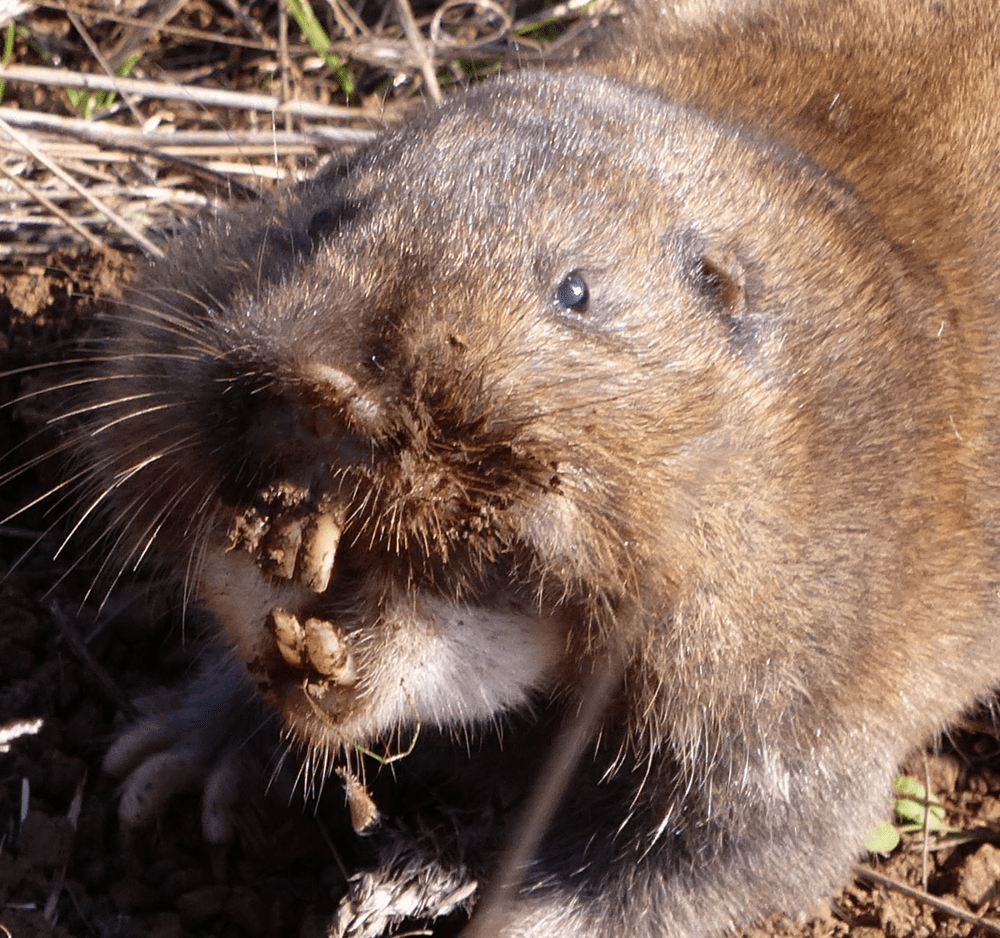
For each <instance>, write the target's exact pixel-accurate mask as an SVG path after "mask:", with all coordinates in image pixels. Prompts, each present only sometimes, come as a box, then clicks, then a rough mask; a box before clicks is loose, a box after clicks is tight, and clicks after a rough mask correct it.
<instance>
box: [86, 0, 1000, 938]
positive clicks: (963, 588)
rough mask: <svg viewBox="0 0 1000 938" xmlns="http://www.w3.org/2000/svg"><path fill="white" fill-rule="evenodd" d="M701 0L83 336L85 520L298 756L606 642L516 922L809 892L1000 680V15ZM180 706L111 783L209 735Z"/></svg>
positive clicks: (468, 99)
mask: <svg viewBox="0 0 1000 938" xmlns="http://www.w3.org/2000/svg"><path fill="white" fill-rule="evenodd" d="M719 6H720V9H715V7H714V5H712V4H710V3H692V4H688V5H686V6H685V5H683V4H682V5H676V4H659V3H656V2H653V0H648V2H638V0H637V3H636V5H635V8H634V9H632V10H630V11H628V12H627V13H626V15H625V17H624V19H623V21H622V23H621V25H620V26H617V27H612V28H611V31H610V33H608V34H605V35H603V36H601V37H599V40H598V43H595V47H594V48H595V51H594V52H593V53H592V54H591V56H590V58H589V59H587V60H586V61H585V63H584V64H583V65H581V66H579V67H577V68H574V69H569V70H564V71H559V70H550V71H546V72H542V73H537V72H536V73H522V74H515V75H510V76H506V77H503V78H501V79H498V80H496V81H493V82H490V83H488V84H485V85H483V86H481V87H478V88H474V89H472V90H470V91H469V92H468V93H466V94H462V95H457V96H455V97H453V98H451V99H450V100H448V101H447V102H446V104H445V105H444V106H443V107H441V108H439V109H437V110H431V111H428V112H427V113H425V114H422V115H421V116H418V117H416V118H414V119H412V120H410V121H409V122H407V123H406V124H405V125H403V126H402V127H400V128H399V129H397V130H394V131H393V132H391V133H388V134H386V135H385V136H384V137H382V138H381V139H380V140H379V141H378V142H377V143H375V144H374V145H372V146H370V147H369V148H367V149H365V150H363V151H361V152H359V153H358V154H357V155H356V156H355V157H353V158H352V159H351V160H349V161H348V162H346V163H344V164H343V165H341V166H339V167H337V168H335V169H333V170H330V171H328V172H326V173H324V174H323V175H321V176H320V177H319V178H318V179H316V180H315V181H314V182H313V183H311V184H309V185H307V186H305V187H303V188H301V189H299V190H296V191H295V192H293V193H289V194H287V195H286V196H285V197H284V198H283V199H282V200H280V201H279V202H277V203H276V204H274V205H273V206H272V207H271V208H270V209H266V210H261V209H254V210H250V211H246V212H242V213H235V214H233V215H231V216H227V217H222V218H218V219H215V220H213V221H212V222H211V223H208V224H205V225H203V226H202V227H201V228H200V229H199V230H197V231H194V232H193V233H191V234H190V235H189V236H187V237H186V238H184V239H182V240H180V241H179V242H178V243H176V244H175V245H173V247H172V248H171V251H170V253H169V256H168V257H167V259H166V260H164V261H157V262H155V263H151V264H150V265H149V268H148V270H147V271H146V273H145V274H144V275H143V277H142V278H141V279H140V280H139V282H138V284H137V286H136V288H135V302H134V303H133V304H132V305H131V306H130V307H129V309H128V316H127V317H126V316H123V317H122V318H121V324H120V326H119V329H118V333H117V335H116V336H114V337H113V339H112V341H111V344H110V347H109V349H108V350H106V351H105V353H104V355H103V358H105V359H106V361H102V362H100V363H99V364H98V365H97V367H98V368H99V369H100V375H101V380H100V382H99V384H98V386H97V391H96V397H95V398H94V399H93V401H92V406H93V416H92V418H91V421H90V426H89V428H88V431H87V433H86V434H85V435H84V436H83V437H82V438H81V446H80V448H81V456H82V459H83V462H84V466H85V467H86V473H87V479H88V482H87V489H88V491H87V494H86V497H85V498H84V499H83V501H84V504H86V505H89V506H90V507H89V508H88V509H87V511H88V513H91V514H92V513H102V512H103V514H104V515H105V516H106V520H107V523H108V526H109V528H110V529H111V530H112V531H113V532H114V533H113V534H112V536H111V537H112V541H113V542H114V544H115V550H116V553H117V556H118V558H119V559H118V561H117V562H119V563H121V564H122V565H123V566H124V565H126V564H131V563H132V562H134V561H135V560H136V559H137V558H139V557H140V556H142V555H144V554H145V553H147V552H148V551H151V552H153V553H155V554H156V555H157V556H158V557H159V558H160V559H161V560H163V561H164V562H165V563H166V564H168V565H170V566H172V567H173V568H174V569H175V570H176V572H177V576H178V578H179V579H180V580H183V581H184V582H185V583H187V584H188V586H189V588H190V589H191V590H193V592H194V593H195V594H196V595H197V597H198V599H199V600H200V602H201V603H202V604H203V605H204V606H205V607H207V609H208V610H209V611H210V612H211V613H212V614H213V615H214V617H215V619H216V621H217V623H218V627H219V634H220V636H222V638H223V639H224V641H225V643H226V646H227V647H228V648H231V649H232V650H233V652H234V653H235V658H234V660H236V661H238V662H239V664H238V665H231V666H229V667H228V670H226V669H225V668H224V674H225V685H226V687H228V688H229V690H230V691H231V692H232V695H233V696H234V697H235V698H236V699H239V697H240V694H241V693H242V690H241V688H242V686H243V682H244V680H245V678H244V677H243V676H242V675H249V679H250V682H251V683H252V684H253V685H254V686H255V687H256V688H257V690H258V691H259V692H260V694H261V695H262V696H263V697H264V698H265V699H266V700H267V701H268V702H269V704H270V705H272V706H273V707H274V708H276V709H277V711H279V712H280V715H281V717H282V719H283V721H284V724H285V726H286V727H287V728H288V729H289V731H290V732H291V733H292V734H293V735H294V737H295V738H297V739H298V740H299V741H301V742H302V743H303V744H304V746H305V747H306V748H307V750H308V751H309V752H310V753H311V755H312V758H313V766H314V768H315V767H316V766H324V767H325V766H327V765H331V764H333V763H334V762H335V761H336V760H337V759H338V758H342V756H343V755H344V753H348V754H349V753H350V752H351V751H353V748H354V747H356V746H364V747H367V748H372V747H375V746H377V745H381V744H382V743H383V742H385V741H386V740H389V741H392V742H393V743H394V744H396V745H398V746H404V745H405V740H406V739H407V738H409V734H410V733H412V731H413V730H414V729H415V728H416V727H418V726H422V727H425V728H426V729H427V730H430V728H432V727H439V728H441V729H442V730H444V731H445V732H444V739H443V740H438V743H437V745H439V746H440V751H441V752H443V753H444V754H442V755H440V756H437V755H436V758H438V757H439V758H450V759H452V760H454V763H455V765H456V766H458V765H460V764H461V763H462V762H463V760H465V759H466V745H467V744H466V741H465V738H464V736H463V731H464V730H466V729H467V728H469V727H475V728H480V730H481V732H482V734H484V735H489V734H490V733H491V732H493V729H492V727H493V726H494V725H495V724H497V723H498V722H503V720H504V719H505V716H504V715H505V714H508V713H511V712H513V711H518V712H519V713H520V714H521V717H520V718H519V721H518V722H517V727H525V726H526V727H529V728H530V725H531V722H532V717H531V713H532V710H531V707H532V705H534V706H542V704H541V703H539V701H545V700H549V701H554V702H555V705H556V707H558V706H560V705H562V706H563V707H564V710H565V712H566V714H567V716H566V719H567V721H569V722H570V723H572V720H573V713H574V712H575V708H576V706H577V700H578V698H580V697H586V696H587V693H588V689H589V688H590V687H591V682H592V681H593V680H594V679H593V678H592V677H591V674H592V673H593V672H595V671H596V672H598V673H600V672H602V671H603V672H604V673H611V674H615V673H618V676H619V678H620V680H619V681H618V682H617V684H616V690H615V693H614V695H613V699H612V700H610V701H609V702H608V703H607V706H606V708H605V714H604V717H603V720H602V721H601V724H600V727H599V730H600V731H599V733H598V734H597V735H596V737H595V741H594V742H593V743H592V744H589V745H588V746H587V747H586V748H585V749H584V752H583V757H582V760H581V765H580V766H579V768H578V770H577V773H578V774H577V777H576V778H575V779H574V781H573V782H572V783H571V784H570V785H569V786H568V790H567V793H566V794H565V797H564V798H563V800H562V803H561V805H560V807H559V808H558V809H557V810H556V811H555V816H554V818H553V819H552V823H551V828H550V830H549V832H548V834H547V835H546V836H545V837H544V838H543V839H542V842H541V844H540V845H539V847H538V849H537V851H535V852H534V855H533V857H532V858H531V862H530V863H529V864H527V866H526V867H525V868H524V869H523V871H522V873H521V874H520V877H519V878H520V880H521V881H520V883H519V885H518V889H517V892H516V895H515V897H514V898H513V900H512V901H511V902H510V903H509V904H508V905H507V907H506V908H505V909H504V914H503V915H502V916H501V920H502V925H497V926H495V928H496V929H497V930H494V931H493V932H492V933H494V934H498V935H502V936H505V938H506V936H509V938H513V936H524V938H527V936H537V938H542V936H545V938H570V936H574V938H575V936H580V935H586V936H594V938H598V936H601V938H616V936H620V935H623V934H627V935H634V936H650V938H652V936H657V938H659V936H696V935H712V934H716V933H718V932H720V931H721V930H722V929H724V928H726V927H727V926H730V925H733V924H740V923H745V922H748V921H750V920H752V919H753V918H755V917H757V916H759V915H761V914H763V913H765V912H768V911H770V910H772V909H787V910H795V909H799V908H801V907H803V905H805V904H808V903H810V902H811V901H813V900H814V899H815V898H816V897H817V896H818V895H820V894H821V893H822V892H823V891H824V890H827V889H829V888H831V887H832V886H833V885H834V884H835V883H836V882H837V881H838V879H840V878H841V877H842V876H843V875H844V874H845V871H846V869H847V867H848V864H849V861H850V860H851V858H852V857H853V856H854V855H855V854H856V853H857V851H858V850H859V849H860V846H861V841H862V835H863V832H864V831H865V829H866V828H867V827H868V826H869V825H870V824H871V823H872V821H873V820H874V819H875V818H876V816H877V815H878V814H879V812H880V811H881V810H882V809H883V806H884V804H885V798H886V794H887V786H888V782H889V777H890V774H891V772H892V770H893V768H894V766H896V765H897V763H898V762H899V761H900V760H901V759H902V758H903V757H904V756H905V755H906V754H907V752H908V750H909V749H910V748H911V747H912V746H913V745H915V744H917V743H919V742H921V741H923V740H925V739H926V738H927V737H928V736H930V735H931V734H933V733H934V732H936V731H938V730H940V729H941V728H942V727H943V726H944V725H945V724H946V722H947V721H949V720H951V719H953V718H954V717H955V716H956V715H957V714H959V713H960V712H961V710H962V709H963V708H964V707H966V706H968V705H969V704H971V703H972V702H973V701H974V700H975V698H976V697H977V695H982V694H985V693H987V692H988V691H989V690H990V689H991V687H993V686H994V684H995V683H996V681H997V678H998V676H1000V658H998V654H997V652H998V648H997V634H998V633H997V628H996V625H995V621H996V616H997V592H996V580H997V570H996V568H997V562H996V546H997V545H996V517H997V507H998V506H997V491H996V475H997V470H996V467H995V465H994V462H995V450H996V444H997V433H996V429H995V427H996V419H997V414H996V410H997V403H998V401H1000V395H998V392H997V374H998V362H997V350H996V344H997V340H996V338H995V335H996V329H995V325H994V321H993V320H994V313H995V306H996V303H997V297H998V295H1000V282H998V281H1000V277H998V262H997V257H998V253H1000V205H998V202H1000V196H998V192H1000V187H998V184H997V182H998V180H997V175H998V169H997V167H998V166H1000V154H998V152H997V150H998V142H1000V132H998V121H1000V116H998V112H1000V108H998V107H997V103H998V101H1000V94H998V92H1000V81H998V65H997V58H996V55H995V47H996V42H997V35H996V22H995V13H994V11H993V5H992V3H991V2H988V0H980V2H974V0H969V2H961V3H960V2H940V3H929V2H927V3H923V2H913V3H897V2H891V0H853V2H841V3H828V2H826V0H823V2H819V0H815V2H811V3H770V2H759V3H730V4H720V5H719ZM220 667H221V666H220ZM619 668H620V672H618V671H617V669H619ZM214 680H215V677H214V676H213V677H212V678H211V679H210V680H207V681H203V682H202V685H201V687H200V690H199V691H198V693H200V694H202V695H203V696H204V695H205V694H207V695H208V699H209V702H210V705H211V707H212V708H213V709H212V711H211V712H212V713H213V715H214V714H216V713H217V712H218V709H219V708H220V707H221V706H222V705H223V704H224V703H225V699H227V698H226V694H224V693H223V691H222V690H218V689H216V688H215V687H214V684H213V681H214ZM197 699H198V700H199V701H201V700H203V697H202V698H197ZM533 702H534V704H533ZM194 709H195V710H196V711H197V713H196V714H195V715H194V716H192V711H191V710H188V711H187V715H186V716H184V717H183V718H182V717H178V718H176V719H174V720H173V721H171V720H170V719H169V718H164V719H163V720H162V721H161V722H160V723H158V724H156V725H155V727H154V729H150V727H149V725H145V726H140V728H139V729H137V730H136V731H135V732H134V733H133V734H132V735H130V736H127V737H125V739H124V740H122V741H121V742H120V743H119V744H118V746H117V747H116V749H115V751H114V752H113V753H112V756H111V757H110V764H111V765H112V767H114V768H116V769H119V770H121V769H124V768H129V767H133V766H136V765H137V766H138V768H137V769H136V772H137V774H136V775H134V776H133V779H132V781H131V782H129V783H127V784H126V804H127V805H128V804H129V803H130V802H129V797H130V793H131V794H135V793H136V792H138V791H142V790H143V789H142V784H144V782H146V781H149V779H150V777H151V776H152V775H154V774H156V773H155V772H153V771H152V770H150V768H149V766H150V765H153V766H156V767H157V769H156V772H159V770H160V769H161V768H162V766H163V764H164V760H166V762H171V761H172V763H178V762H184V761H185V760H187V762H188V763H197V764H199V765H200V764H204V765H206V766H207V765H208V764H209V763H210V762H211V757H212V756H211V754H212V753H213V752H214V751H215V750H217V749H223V748H225V745H224V744H225V743H227V742H228V741H229V740H230V738H231V736H232V734H231V724H230V723H229V722H228V721H227V720H222V719H218V718H217V717H215V716H213V719H212V720H205V719H204V718H203V717H201V716H200V713H201V712H203V711H202V710H201V704H200V703H199V704H197V705H195V708H194ZM209 724H210V725H209ZM515 729H516V728H515ZM450 730H454V731H456V732H455V736H456V737H457V739H456V742H455V745H454V748H453V750H452V751H451V752H450V753H448V752H447V751H446V745H444V744H446V742H447V733H448V731H450ZM199 734H201V735H199ZM192 735H194V736H196V737H197V751H198V757H197V759H191V758H190V755H189V754H190V752H191V749H190V747H191V742H190V738H189V737H190V736H192ZM400 738H401V739H402V740H403V742H402V743H400V742H399V739H400ZM420 747H421V741H420V740H419V739H418V740H417V743H416V747H415V751H414V754H413V757H414V758H415V759H417V758H419V752H420ZM539 748H541V749H544V746H543V747H537V746H530V745H527V744H525V745H524V746H523V747H522V746H520V744H519V742H518V736H517V733H516V732H513V733H512V734H511V735H510V736H509V737H508V738H507V739H506V740H505V749H504V753H505V754H506V758H507V759H508V761H509V762H511V763H513V764H514V765H516V766H517V768H518V769H519V770H520V768H521V766H522V762H528V761H530V758H534V757H535V756H534V754H535V753H536V752H537V750H538V749H539ZM150 751H157V753H158V754H157V755H155V756H153V757H152V758H151V759H150V758H149V753H150ZM437 751H438V750H436V752H437ZM144 758H145V759H147V761H146V762H143V759H144ZM540 759H541V757H539V760H540ZM405 762H406V760H402V764H405ZM205 771H206V772H207V773H208V774H209V775H210V781H211V775H212V772H211V770H209V769H207V768H206V769H205ZM525 771H526V772H527V768H525ZM168 787H169V786H168ZM215 787H216V788H218V787H219V786H218V785H216V786H215ZM223 787H224V786H223ZM209 789H210V790H213V787H212V785H211V784H210V785H209ZM160 796H161V797H160V798H154V799H153V801H154V802H156V801H158V800H162V797H165V793H164V792H162V791H161V793H160ZM133 800H134V799H133ZM124 810H125V813H126V817H128V818H129V819H131V820H136V819H137V818H138V817H139V815H140V814H141V813H142V809H137V808H135V806H134V804H133V805H132V807H126V808H125V809H124ZM129 812H132V813H131V814H130V813H129ZM209 813H210V814H211V811H210V812H209ZM831 818H835V819H836V830H834V831H831V829H830V825H831V823H832V822H831ZM374 836H375V837H377V836H378V833H377V832H376V833H375V835H374ZM493 849H494V846H488V847H484V848H483V856H484V857H489V856H490V855H492V854H491V851H492V850H493ZM429 862H432V861H429ZM487 863H488V860H483V864H484V868H486V867H485V864H487ZM514 882H515V883H516V882H517V877H515V879H514ZM474 923H475V920H474ZM473 927H475V926H473ZM493 928H494V926H491V929H493ZM483 930H484V929H483V928H480V929H479V933H482V932H483Z"/></svg>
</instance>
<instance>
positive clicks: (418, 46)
mask: <svg viewBox="0 0 1000 938" xmlns="http://www.w3.org/2000/svg"><path fill="white" fill-rule="evenodd" d="M396 12H397V13H398V14H399V22H400V24H401V25H402V27H403V33H404V34H405V35H406V41H407V42H409V44H410V48H412V49H413V54H414V55H415V56H416V57H417V62H419V63H420V74H421V75H423V76H424V86H425V87H426V88H427V94H428V95H429V96H430V99H431V100H432V101H433V102H434V103H435V104H436V105H440V104H441V100H442V98H441V86H440V85H439V84H438V80H437V75H436V74H435V73H434V61H433V58H432V56H431V54H430V53H429V52H428V51H427V43H425V42H424V37H423V36H421V35H420V29H419V27H418V26H417V21H416V20H415V19H414V18H413V10H411V9H410V2H409V0H396Z"/></svg>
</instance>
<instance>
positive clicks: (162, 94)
mask: <svg viewBox="0 0 1000 938" xmlns="http://www.w3.org/2000/svg"><path fill="white" fill-rule="evenodd" d="M0 81H25V82H28V83H30V84H33V85H45V86H52V85H60V86H62V87H68V88H86V89H87V90H89V91H117V92H119V93H120V94H137V95H141V96H142V97H145V98H157V99H161V100H164V99H168V100H177V101H189V102H191V103H192V104H200V105H205V106H208V107H224V108H235V109H236V110H241V111H277V112H278V113H280V114H285V113H288V114H294V115H295V116H296V117H306V118H314V119H316V120H347V119H349V120H357V119H358V118H365V119H366V120H368V121H370V122H372V123H373V124H377V123H378V121H377V120H376V119H375V118H373V117H372V116H371V115H369V114H366V113H364V112H363V111H359V110H358V109H357V108H353V107H342V106H338V105H335V104H318V103H314V102H312V101H286V100H284V99H283V98H281V97H280V96H279V95H275V94H254V93H251V92H243V91H227V90H226V89H224V88H200V87H198V86H197V85H181V84H178V83H176V82H170V81H146V80H144V79H139V78H118V77H117V76H116V77H115V80H114V81H112V80H111V79H110V78H108V77H107V76H106V75H94V74H92V73H90V72H73V71H69V70H68V69H53V68H43V67H42V66H40V65H0Z"/></svg>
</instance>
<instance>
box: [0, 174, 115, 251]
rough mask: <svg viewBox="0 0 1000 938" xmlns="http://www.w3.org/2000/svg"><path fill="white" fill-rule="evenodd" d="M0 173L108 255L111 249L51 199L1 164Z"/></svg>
mask: <svg viewBox="0 0 1000 938" xmlns="http://www.w3.org/2000/svg"><path fill="white" fill-rule="evenodd" d="M0 173H2V174H3V175H4V177H6V178H7V179H8V180H10V182H12V183H13V184H14V185H15V186H17V187H18V188H19V189H20V190H21V191H22V192H24V193H25V194H26V195H27V196H28V197H29V198H31V199H32V201H34V202H37V203H38V204H39V205H41V206H42V208H44V209H46V210H47V211H49V212H51V213H52V214H53V215H55V216H56V218H58V219H59V220H60V221H61V222H62V223H63V224H64V225H66V226H67V227H68V228H71V229H72V230H73V231H75V232H76V233H77V234H78V235H79V236H80V237H81V238H83V239H84V240H85V241H88V242H89V243H90V244H91V245H92V246H93V247H95V248H97V250H98V251H103V252H105V253H108V254H110V253H111V248H109V247H108V246H107V245H106V244H105V243H104V242H103V241H102V240H101V239H100V238H98V237H97V235H95V234H94V233H93V232H90V231H87V229H86V228H84V227H83V225H81V224H80V223H79V222H78V221H77V220H76V219H75V218H73V216H72V215H70V214H69V212H64V211H63V210H62V209H61V208H59V206H58V205H56V204H55V202H53V201H52V200H51V199H48V198H46V196H44V195H43V194H42V193H41V192H39V191H38V190H37V189H36V188H34V187H33V186H30V185H29V184H28V183H27V182H25V181H24V180H23V179H20V178H19V177H18V176H16V175H15V174H14V173H12V172H11V171H10V170H9V169H7V167H6V166H4V165H3V163H0Z"/></svg>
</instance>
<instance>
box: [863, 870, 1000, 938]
mask: <svg viewBox="0 0 1000 938" xmlns="http://www.w3.org/2000/svg"><path fill="white" fill-rule="evenodd" d="M854 875H855V876H856V877H857V878H858V879H863V880H865V881H866V882H869V883H874V884H875V885H876V886H883V887H884V888H886V889H892V890H894V891H895V892H898V893H899V894H900V895H903V896H908V897H909V898H910V899H916V900H917V902H923V903H924V904H925V905H929V906H930V907H931V908H934V909H937V910H938V911H940V912H944V913H946V914H947V915H952V916H954V917H955V918H957V919H959V920H960V921H963V922H968V923H969V924H970V925H976V926H978V927H979V928H981V929H983V931H985V932H987V933H988V934H990V935H1000V922H995V921H993V920H992V919H987V918H983V917H982V916H981V915H973V914H972V913H971V912H966V911H965V909H960V908H959V907H958V906H957V905H954V904H952V903H951V902H946V901H945V900H944V899H939V898H938V897H937V896H932V895H931V894H930V893H929V892H924V890H922V889H917V888H916V887H915V886H911V885H909V884H908V883H904V882H901V881H900V880H898V879H893V878H892V877H891V876H886V875H885V874H884V873H876V872H875V870H871V869H869V868H868V867H867V866H861V865H860V864H856V865H855V867H854Z"/></svg>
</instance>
